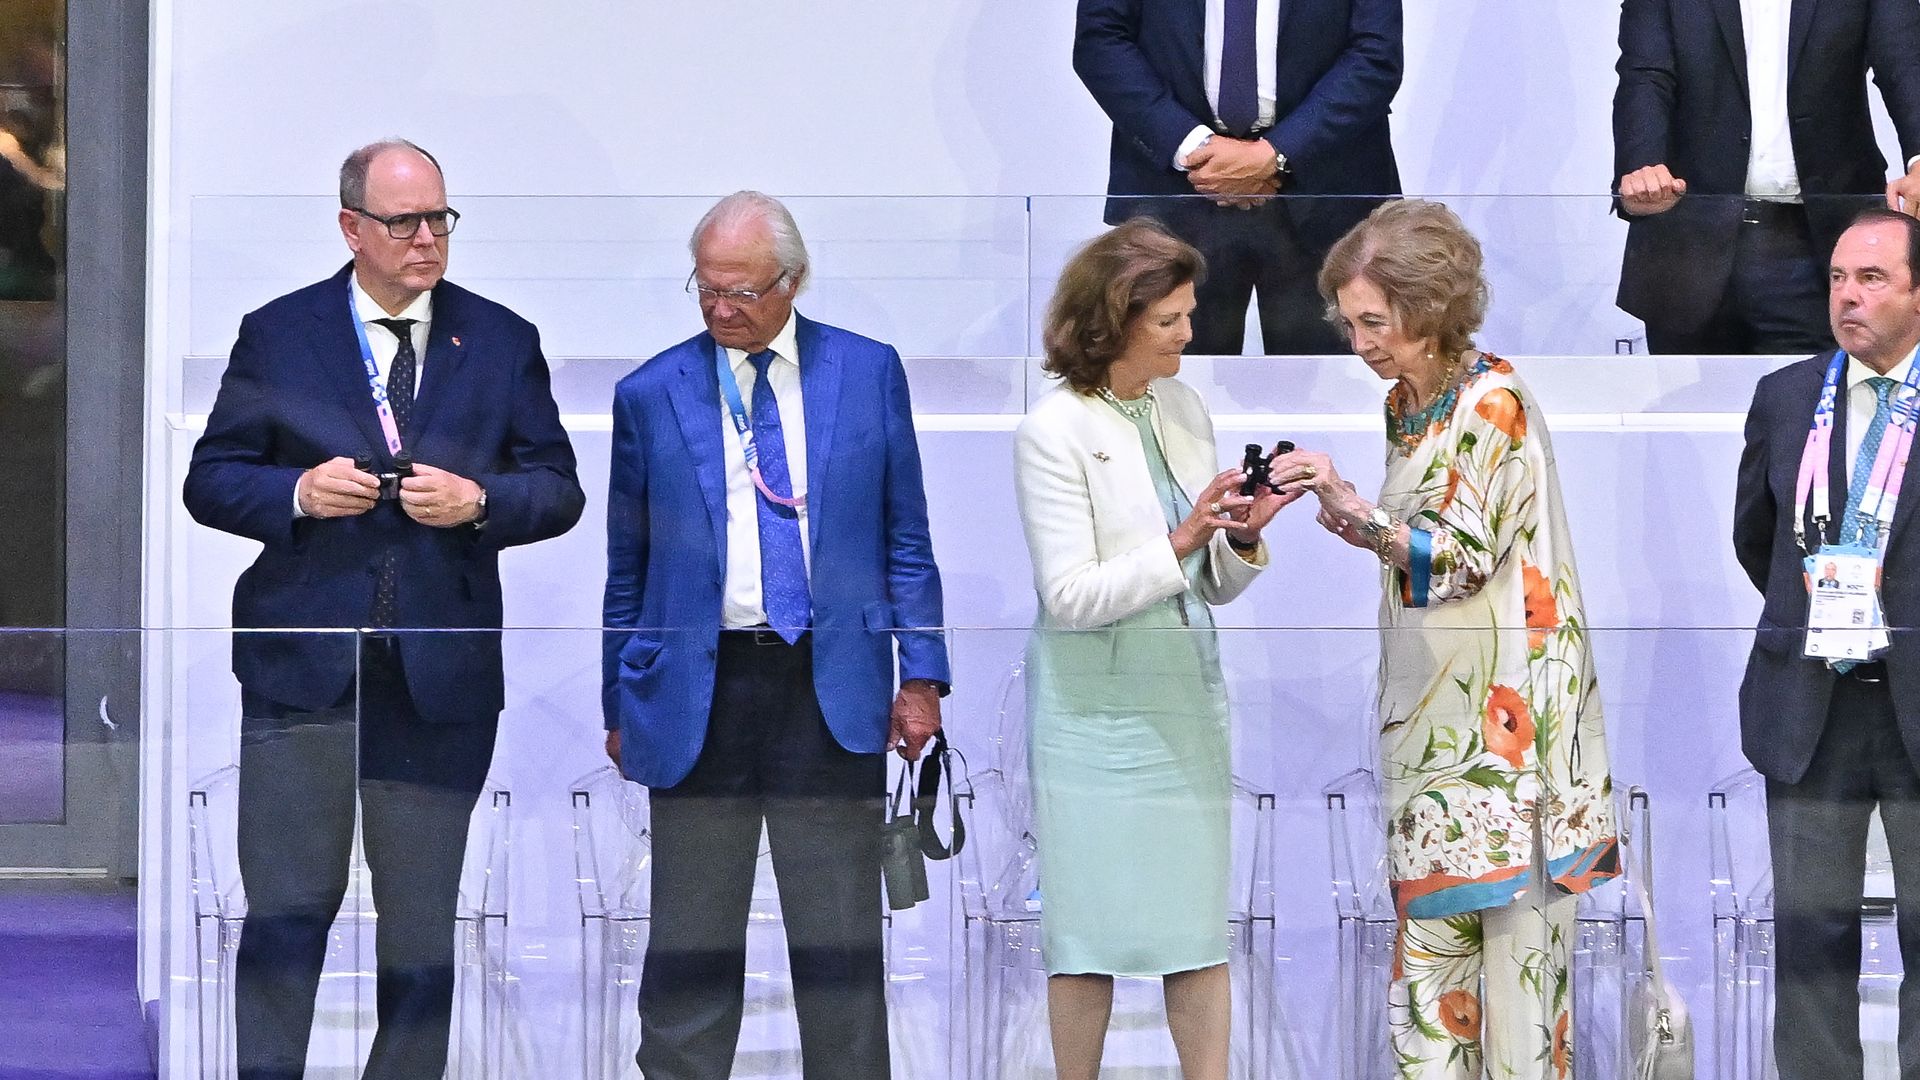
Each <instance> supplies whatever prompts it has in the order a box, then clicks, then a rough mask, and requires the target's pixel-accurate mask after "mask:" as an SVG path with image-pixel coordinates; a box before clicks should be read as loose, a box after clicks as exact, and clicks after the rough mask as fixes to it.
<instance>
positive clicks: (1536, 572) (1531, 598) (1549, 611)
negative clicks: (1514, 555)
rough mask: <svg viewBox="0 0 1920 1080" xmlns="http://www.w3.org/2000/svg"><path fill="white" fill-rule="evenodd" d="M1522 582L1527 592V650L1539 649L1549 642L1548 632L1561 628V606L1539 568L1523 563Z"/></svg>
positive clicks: (1550, 584) (1550, 583)
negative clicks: (1555, 599) (1555, 600)
mask: <svg viewBox="0 0 1920 1080" xmlns="http://www.w3.org/2000/svg"><path fill="white" fill-rule="evenodd" d="M1520 580H1521V583H1522V587H1523V588H1524V589H1525V590H1526V604H1527V630H1528V631H1529V633H1528V634H1527V648H1529V649H1539V648H1540V647H1541V646H1543V645H1545V644H1546V642H1547V632H1548V631H1550V630H1554V629H1557V628H1558V627H1559V626H1560V605H1559V604H1557V603H1555V602H1554V599H1553V583H1552V582H1551V581H1548V580H1547V575H1545V574H1543V573H1541V572H1540V568H1539V567H1537V566H1534V565H1533V564H1532V563H1528V562H1522V563H1521V564H1520Z"/></svg>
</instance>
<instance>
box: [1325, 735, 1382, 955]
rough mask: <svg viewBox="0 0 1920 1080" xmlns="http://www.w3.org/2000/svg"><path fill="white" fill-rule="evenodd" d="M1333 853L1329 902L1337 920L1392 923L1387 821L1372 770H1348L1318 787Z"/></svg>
mask: <svg viewBox="0 0 1920 1080" xmlns="http://www.w3.org/2000/svg"><path fill="white" fill-rule="evenodd" d="M1320 793H1321V796H1322V797H1323V798H1325V800H1326V804H1327V842H1328V846H1329V847H1330V848H1331V849H1332V853H1333V903H1334V910H1335V914H1336V915H1337V916H1338V917H1339V918H1340V919H1341V920H1343V921H1344V920H1349V919H1360V920H1364V921H1366V922H1393V921H1395V920H1396V915H1395V912H1394V907H1393V894H1392V892H1391V890H1390V889H1389V888H1388V882H1387V823H1386V817H1385V815H1384V814H1383V813H1382V812H1381V809H1380V786H1379V783H1378V781H1377V780H1375V778H1374V775H1373V770H1372V769H1366V768H1360V769H1351V770H1349V771H1347V772H1345V773H1342V774H1341V775H1340V776H1339V777H1337V778H1335V779H1334V780H1333V782H1331V783H1329V784H1328V785H1327V786H1326V787H1324V788H1322V789H1321V791H1320Z"/></svg>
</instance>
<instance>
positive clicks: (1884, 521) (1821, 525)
mask: <svg viewBox="0 0 1920 1080" xmlns="http://www.w3.org/2000/svg"><path fill="white" fill-rule="evenodd" d="M1846 367H1847V354H1846V353H1845V352H1844V351H1836V352H1835V353H1834V354H1833V360H1832V361H1831V362H1830V363H1829V364H1828V365H1827V377H1826V381H1825V382H1824V383H1823V384H1822V385H1821V387H1820V403H1819V404H1818V405H1817V406H1815V407H1814V410H1813V426H1812V428H1810V429H1809V430H1808V431H1807V444H1806V448H1805V449H1804V450H1802V451H1801V453H1800V476H1799V479H1798V481H1797V482H1796V483H1795V485H1794V514H1793V537H1794V539H1795V540H1797V541H1799V543H1800V550H1801V551H1803V552H1807V553H1808V554H1812V549H1810V548H1808V547H1807V532H1806V528H1807V527H1806V516H1807V507H1808V504H1809V502H1811V505H1812V508H1813V524H1814V528H1815V529H1817V530H1819V532H1820V534H1821V536H1822V537H1823V538H1824V537H1825V535H1826V530H1827V524H1828V523H1829V522H1830V521H1832V519H1833V492H1832V490H1831V483H1830V481H1829V479H1828V478H1829V476H1830V475H1831V474H1830V473H1829V471H1828V467H1829V460H1830V456H1831V454H1832V447H1833V410H1834V408H1835V405H1836V404H1837V402H1838V401H1839V397H1840V381H1841V376H1842V374H1843V373H1844V372H1845V371H1846ZM1903 387H1904V389H1905V393H1900V392H1897V391H1896V392H1895V394H1894V398H1893V404H1892V411H1891V414H1890V415H1889V417H1888V422H1889V423H1890V424H1893V425H1894V426H1895V427H1896V428H1897V434H1896V435H1895V436H1894V437H1893V438H1891V439H1887V438H1882V439H1881V441H1880V450H1879V453H1877V454H1875V455H1874V459H1873V464H1872V465H1871V466H1870V467H1869V471H1868V473H1867V486H1866V490H1865V492H1864V493H1863V494H1862V495H1861V497H1860V509H1861V511H1862V512H1864V511H1866V509H1867V508H1868V507H1869V506H1871V507H1872V508H1873V512H1872V517H1873V520H1874V521H1875V522H1876V523H1877V524H1878V525H1879V535H1880V537H1881V538H1883V539H1884V538H1885V537H1886V536H1887V535H1888V533H1889V532H1890V531H1891V527H1892V525H1893V511H1894V509H1895V507H1896V506H1898V505H1899V502H1900V487H1901V484H1902V482H1903V481H1904V480H1905V478H1906V473H1907V457H1908V456H1909V455H1910V454H1911V453H1912V452H1913V437H1914V428H1915V426H1916V422H1917V421H1920V398H1917V397H1916V395H1920V363H1914V364H1912V365H1911V366H1909V368H1908V369H1907V380H1906V382H1905V383H1904V384H1903ZM1857 468H1859V463H1858V462H1853V463H1851V465H1850V467H1849V469H1848V474H1849V475H1851V474H1852V470H1853V469H1857ZM1852 539H1853V538H1851V537H1845V536H1843V537H1841V538H1840V541H1841V542H1842V543H1849V542H1851V540H1852Z"/></svg>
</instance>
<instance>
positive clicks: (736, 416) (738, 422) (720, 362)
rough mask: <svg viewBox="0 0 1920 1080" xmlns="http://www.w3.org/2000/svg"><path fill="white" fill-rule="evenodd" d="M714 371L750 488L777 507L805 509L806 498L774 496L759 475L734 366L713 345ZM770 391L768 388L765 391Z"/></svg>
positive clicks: (720, 348)
mask: <svg viewBox="0 0 1920 1080" xmlns="http://www.w3.org/2000/svg"><path fill="white" fill-rule="evenodd" d="M713 371H714V374H715V375H717V376H719V377H720V393H721V395H722V396H723V397H725V398H726V399H727V411H728V412H729V413H730V414H732V417H733V433H734V434H735V435H737V436H739V437H740V456H741V457H743V458H745V459H746V462H747V475H748V476H751V477H753V486H754V487H756V488H759V489H760V494H762V495H764V496H766V499H767V501H768V502H770V503H774V504H776V505H779V506H792V507H796V508H797V507H802V506H805V505H807V497H806V496H805V495H802V496H799V497H798V498H788V497H787V496H785V495H776V494H774V491H773V489H772V488H770V487H768V486H767V482H766V480H765V479H763V478H762V477H761V475H760V448H759V446H758V445H756V444H755V442H754V439H753V422H752V421H750V420H748V419H747V407H746V405H745V404H743V403H742V402H741V400H740V383H739V382H738V381H737V380H735V379H734V377H733V365H732V364H729V363H728V362H727V350H726V347H725V346H723V345H720V344H718V343H715V345H714V346H713ZM764 377H766V378H771V377H772V365H768V374H767V375H766V376H764ZM768 389H769V390H771V389H772V387H771V386H769V387H768Z"/></svg>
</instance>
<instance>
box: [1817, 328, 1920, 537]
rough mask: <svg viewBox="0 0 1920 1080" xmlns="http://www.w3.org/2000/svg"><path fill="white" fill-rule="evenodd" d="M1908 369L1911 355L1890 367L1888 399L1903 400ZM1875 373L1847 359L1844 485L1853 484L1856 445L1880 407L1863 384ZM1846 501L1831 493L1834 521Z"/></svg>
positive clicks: (1844, 495) (1889, 434)
mask: <svg viewBox="0 0 1920 1080" xmlns="http://www.w3.org/2000/svg"><path fill="white" fill-rule="evenodd" d="M1912 367H1913V354H1912V353H1908V354H1907V358H1906V359H1905V360H1902V361H1900V362H1899V363H1897V364H1895V365H1893V370H1892V371H1889V372H1887V378H1889V379H1892V380H1893V381H1894V383H1895V384H1896V385H1895V386H1894V390H1893V397H1891V398H1889V399H1888V400H1890V401H1904V400H1906V394H1905V392H1904V390H1902V388H1901V386H1902V384H1904V383H1905V382H1906V381H1907V372H1908V371H1909V370H1911V369H1912ZM1878 374H1880V373H1879V372H1877V371H1875V370H1873V369H1872V368H1870V367H1868V366H1867V365H1865V364H1863V363H1861V362H1860V359H1859V358H1858V357H1854V356H1849V357H1847V484H1848V485H1849V486H1851V485H1852V484H1853V470H1854V468H1855V467H1856V466H1857V465H1858V464H1859V461H1860V444H1861V443H1863V442H1865V441H1866V439H1867V428H1868V427H1871V426H1872V424H1873V413H1874V410H1875V409H1877V408H1879V406H1880V401H1879V398H1878V397H1876V396H1875V395H1874V392H1873V387H1871V386H1868V385H1867V380H1868V379H1871V378H1873V377H1874V376H1876V375H1878ZM1888 427H1889V428H1891V427H1892V425H1891V424H1889V425H1888ZM1887 437H1888V438H1892V437H1893V432H1892V431H1891V430H1889V431H1888V432H1887ZM1914 495H1915V497H1920V493H1914ZM1846 498H1847V493H1846V492H1844V491H1836V492H1834V493H1833V499H1834V506H1833V514H1834V517H1835V518H1836V519H1837V518H1838V517H1839V516H1840V512H1841V511H1842V510H1844V509H1845V508H1846V505H1847V503H1846ZM1867 509H1868V510H1869V511H1871V510H1872V509H1873V507H1867Z"/></svg>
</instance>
